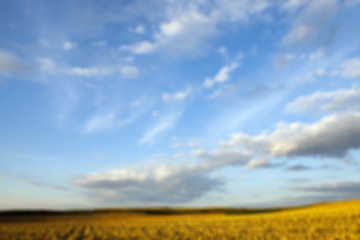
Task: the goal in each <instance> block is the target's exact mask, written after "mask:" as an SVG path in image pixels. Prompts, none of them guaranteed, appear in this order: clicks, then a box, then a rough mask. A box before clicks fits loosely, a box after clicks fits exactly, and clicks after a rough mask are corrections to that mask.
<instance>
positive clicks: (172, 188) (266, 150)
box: [75, 112, 360, 204]
mask: <svg viewBox="0 0 360 240" xmlns="http://www.w3.org/2000/svg"><path fill="white" fill-rule="evenodd" d="M176 119H177V117H175V118H174V117H172V118H170V119H166V118H165V119H160V121H159V122H158V124H156V125H154V126H153V128H151V129H150V130H149V131H148V132H147V133H146V134H145V135H144V136H143V138H142V140H141V141H142V142H143V143H146V142H151V141H153V139H154V138H155V137H156V136H157V135H159V134H160V133H162V132H163V131H165V130H166V129H168V128H170V127H171V126H173V124H174V121H176ZM359 122H360V113H349V112H346V113H341V114H340V113H339V114H333V115H330V116H327V117H324V118H323V119H321V120H319V121H318V122H315V123H313V124H301V123H292V124H280V125H279V126H278V127H277V128H276V129H275V130H274V131H273V132H271V133H269V134H265V133H264V134H261V135H258V136H248V135H246V134H243V133H240V134H235V135H233V136H232V138H231V139H230V140H229V141H228V142H223V143H222V144H221V145H220V146H218V147H215V148H214V149H212V150H209V151H207V150H204V149H198V150H195V151H192V152H191V156H192V157H194V159H193V160H190V161H182V162H180V163H168V164H166V163H158V164H151V165H146V164H145V165H142V168H135V167H128V168H123V169H118V170H113V171H108V172H104V173H93V174H89V175H86V176H81V177H78V178H77V179H76V181H75V184H76V185H78V186H81V187H83V188H85V189H87V190H88V192H89V195H90V196H91V197H92V198H94V197H95V196H98V198H99V199H98V200H99V201H103V202H104V203H111V204H117V203H119V202H121V203H129V204H143V203H147V204H160V203H166V204H171V203H177V202H186V201H192V200H195V199H197V198H199V197H201V196H204V195H205V194H207V193H208V192H210V191H213V190H216V189H218V188H219V187H221V186H222V185H223V184H224V183H225V182H224V180H223V179H221V178H216V177H214V174H213V173H214V172H216V171H218V170H220V169H222V168H224V167H228V166H242V167H247V168H250V169H258V168H269V167H279V166H283V165H284V163H271V162H270V161H269V159H271V158H276V157H298V156H300V157H301V156H329V157H339V156H344V155H345V154H346V153H347V151H348V150H350V149H355V148H359V147H360V124H359ZM191 159H192V158H191ZM306 168H307V167H306V166H304V165H302V164H299V165H293V166H290V167H288V168H287V170H291V171H298V170H305V169H306ZM303 190H305V189H303Z"/></svg>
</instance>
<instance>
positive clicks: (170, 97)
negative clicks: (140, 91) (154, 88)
mask: <svg viewBox="0 0 360 240" xmlns="http://www.w3.org/2000/svg"><path fill="white" fill-rule="evenodd" d="M191 92H192V90H191V88H190V87H188V88H186V89H185V90H184V91H178V92H176V93H173V94H171V93H163V95H162V98H163V101H164V102H171V101H180V100H185V99H186V98H187V97H188V96H189V95H190V94H191Z"/></svg>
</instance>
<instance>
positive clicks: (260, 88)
mask: <svg viewBox="0 0 360 240" xmlns="http://www.w3.org/2000/svg"><path fill="white" fill-rule="evenodd" d="M359 11H360V1H358V0H342V1H340V0H319V1H310V0H303V1H301V0H274V1H270V0H255V1H250V0H237V1H236V0H226V1H223V0H213V1H204V0H197V1H186V0H184V1H172V0H168V1H165V0H153V1H106V2H104V1H81V0H79V1H70V0H69V1H45V0H37V1H26V0H14V1H2V2H1V3H0V12H1V14H0V19H1V21H0V30H1V33H2V34H1V38H0V112H1V115H0V190H1V191H0V208H1V209H9V208H90V207H108V206H159V205H160V206H164V205H166V206H240V205H241V206H276V205H294V204H307V203H311V202H316V201H324V200H340V199H349V198H359V197H360V177H359V176H358V172H359V171H360V165H359V157H360V151H359V148H360V86H359V80H360V32H359V29H360V15H359Z"/></svg>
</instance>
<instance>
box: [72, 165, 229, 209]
mask: <svg viewBox="0 0 360 240" xmlns="http://www.w3.org/2000/svg"><path fill="white" fill-rule="evenodd" d="M75 184H76V185H78V186H81V187H84V188H85V189H88V190H89V191H90V196H91V197H92V198H93V197H96V196H97V197H96V198H97V200H98V201H102V202H105V203H107V204H109V203H110V204H119V203H122V204H139V205H144V204H150V205H151V204H163V203H166V204H171V203H177V202H182V203H183V202H188V201H191V200H194V199H196V198H199V197H201V196H203V195H204V194H206V193H207V192H209V191H210V190H213V189H216V188H217V187H219V186H221V185H222V182H221V180H219V179H215V178H211V177H209V176H207V175H205V174H201V173H200V174H199V173H197V172H193V170H192V169H191V168H189V169H187V168H184V167H183V166H176V165H172V166H170V165H157V166H154V165H153V168H152V170H150V171H149V170H134V169H122V170H114V171H109V172H105V173H95V174H90V175H88V176H83V177H79V178H77V179H76V181H75ZM99 193H100V195H99Z"/></svg>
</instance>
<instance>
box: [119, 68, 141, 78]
mask: <svg viewBox="0 0 360 240" xmlns="http://www.w3.org/2000/svg"><path fill="white" fill-rule="evenodd" d="M120 72H121V73H122V75H124V76H127V77H134V76H136V75H137V74H138V73H139V69H138V68H137V67H134V66H122V67H121V68H120Z"/></svg>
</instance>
